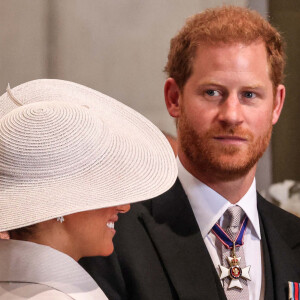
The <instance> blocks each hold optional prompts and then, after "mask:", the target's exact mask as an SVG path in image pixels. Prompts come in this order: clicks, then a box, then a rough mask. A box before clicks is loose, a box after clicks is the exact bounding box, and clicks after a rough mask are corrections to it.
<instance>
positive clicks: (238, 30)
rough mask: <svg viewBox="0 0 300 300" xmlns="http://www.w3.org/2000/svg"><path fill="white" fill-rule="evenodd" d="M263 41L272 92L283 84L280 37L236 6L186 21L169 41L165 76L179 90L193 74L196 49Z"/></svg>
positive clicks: (219, 9) (257, 15)
mask: <svg viewBox="0 0 300 300" xmlns="http://www.w3.org/2000/svg"><path fill="white" fill-rule="evenodd" d="M260 40H261V41H263V42H264V44H265V46H266V51H267V59H268V63H269V69H270V79H271V81H272V84H273V88H274V89H275V88H276V87H277V86H278V85H279V84H280V83H282V82H283V77H284V75H283V71H284V66H285V52H284V48H285V47H284V41H283V38H282V36H281V35H280V33H279V32H278V31H277V30H276V29H275V28H274V27H273V26H272V25H271V24H270V23H269V22H268V21H266V20H265V19H264V18H263V17H262V16H261V15H259V14H258V13H257V12H255V11H253V10H250V9H247V8H244V7H238V6H223V7H219V8H213V9H207V10H205V11H204V12H202V13H199V14H196V15H194V16H192V17H190V18H189V19H187V21H186V23H185V25H184V27H183V28H182V29H181V30H180V31H179V32H178V34H177V35H176V36H175V37H174V38H173V39H172V40H171V43H170V51H169V55H168V62H167V64H166V66H165V72H166V73H167V74H168V76H169V77H172V78H174V80H175V81H176V83H177V85H178V87H179V88H180V90H181V91H182V90H183V87H184V85H185V83H186V81H187V80H188V78H189V77H190V76H191V74H192V72H193V59H194V58H195V55H196V50H197V48H198V46H199V45H205V44H209V45H216V44H222V43H223V44H233V43H243V44H245V45H249V44H251V43H253V42H257V41H260Z"/></svg>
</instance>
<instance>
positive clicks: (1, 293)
mask: <svg viewBox="0 0 300 300" xmlns="http://www.w3.org/2000/svg"><path fill="white" fill-rule="evenodd" d="M0 261H1V268H0V299H6V300H10V299H12V300H21V299H32V300H34V299H37V300H42V299H45V300H47V299H55V300H67V299H69V300H70V299H75V300H107V297H106V296H105V294H104V293H103V292H102V290H101V289H100V288H99V287H98V285H97V283H96V282H95V281H94V280H93V278H92V277H91V276H90V275H89V274H88V273H87V272H86V271H85V270H84V269H83V268H82V267H81V266H80V265H79V264H78V263H77V262H76V261H75V260H74V259H73V258H71V257H70V256H68V255H66V254H64V253H62V252H59V251H57V250H55V249H52V248H50V247H48V246H43V245H39V244H36V243H31V242H25V241H16V240H0Z"/></svg>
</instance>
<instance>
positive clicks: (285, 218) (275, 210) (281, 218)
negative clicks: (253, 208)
mask: <svg viewBox="0 0 300 300" xmlns="http://www.w3.org/2000/svg"><path fill="white" fill-rule="evenodd" d="M258 211H259V212H260V213H261V214H262V215H268V217H270V218H271V219H273V220H274V221H277V222H280V223H290V225H293V224H295V225H296V226H299V225H300V218H298V217H297V216H295V215H293V214H291V213H289V212H287V211H285V210H283V209H282V208H280V207H279V206H277V205H275V204H273V203H271V202H269V201H267V200H266V199H265V198H263V197H262V196H261V195H260V194H258ZM290 225H289V227H290ZM298 228H299V227H298ZM299 233H300V232H299Z"/></svg>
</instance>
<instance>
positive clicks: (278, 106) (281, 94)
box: [272, 84, 285, 125]
mask: <svg viewBox="0 0 300 300" xmlns="http://www.w3.org/2000/svg"><path fill="white" fill-rule="evenodd" d="M284 99H285V87H284V85H282V84H279V85H278V87H277V89H276V95H275V97H274V108H273V117H272V124H273V125H274V124H276V123H277V121H278V119H279V116H280V113H281V111H282V107H283V103H284Z"/></svg>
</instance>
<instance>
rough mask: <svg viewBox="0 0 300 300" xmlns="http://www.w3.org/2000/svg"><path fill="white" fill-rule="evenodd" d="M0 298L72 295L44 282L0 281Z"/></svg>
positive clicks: (63, 299)
mask: <svg viewBox="0 0 300 300" xmlns="http://www.w3.org/2000/svg"><path fill="white" fill-rule="evenodd" d="M0 299H5V300H24V299H30V300H49V299H55V300H71V299H73V298H72V297H70V296H68V295H67V294H65V293H63V292H61V291H58V290H56V289H53V288H51V287H49V286H47V285H44V284H38V283H23V282H0Z"/></svg>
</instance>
